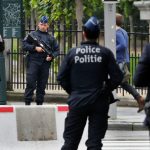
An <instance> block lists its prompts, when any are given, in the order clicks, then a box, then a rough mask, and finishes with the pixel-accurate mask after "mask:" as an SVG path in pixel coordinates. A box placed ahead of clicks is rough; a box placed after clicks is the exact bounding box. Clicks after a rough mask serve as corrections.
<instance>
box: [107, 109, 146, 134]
mask: <svg viewBox="0 0 150 150" xmlns="http://www.w3.org/2000/svg"><path fill="white" fill-rule="evenodd" d="M137 109H138V108H137V107H117V119H114V120H112V119H109V129H110V130H128V131H138V130H147V128H145V127H144V125H143V121H144V118H145V113H144V111H142V112H140V113H137Z"/></svg>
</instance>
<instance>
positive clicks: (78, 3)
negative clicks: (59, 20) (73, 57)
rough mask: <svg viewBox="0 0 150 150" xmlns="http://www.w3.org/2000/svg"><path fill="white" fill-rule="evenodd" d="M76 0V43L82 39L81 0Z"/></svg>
mask: <svg viewBox="0 0 150 150" xmlns="http://www.w3.org/2000/svg"><path fill="white" fill-rule="evenodd" d="M75 2H76V19H77V23H78V37H77V39H78V41H77V42H76V43H77V45H79V44H80V42H81V41H82V19H83V0H75Z"/></svg>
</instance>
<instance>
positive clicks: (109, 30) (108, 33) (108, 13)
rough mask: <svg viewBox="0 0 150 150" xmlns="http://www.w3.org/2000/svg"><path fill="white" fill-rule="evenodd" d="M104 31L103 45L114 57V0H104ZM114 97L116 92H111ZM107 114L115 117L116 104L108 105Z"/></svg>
mask: <svg viewBox="0 0 150 150" xmlns="http://www.w3.org/2000/svg"><path fill="white" fill-rule="evenodd" d="M103 2H104V33H105V46H106V47H107V48H109V49H110V50H112V52H113V54H114V56H115V57H116V2H117V1H112V0H110V1H108V0H104V1H103ZM113 94H114V97H116V92H115V91H114V92H113ZM109 116H110V117H111V118H112V119H116V118H117V105H116V103H113V104H111V105H110V109H109Z"/></svg>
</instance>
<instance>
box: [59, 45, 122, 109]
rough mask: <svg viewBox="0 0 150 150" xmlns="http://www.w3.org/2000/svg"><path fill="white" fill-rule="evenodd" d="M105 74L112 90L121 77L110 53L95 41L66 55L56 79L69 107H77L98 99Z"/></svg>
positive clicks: (73, 49) (105, 78)
mask: <svg viewBox="0 0 150 150" xmlns="http://www.w3.org/2000/svg"><path fill="white" fill-rule="evenodd" d="M108 75H109V76H110V82H109V86H108V87H109V89H110V90H113V89H115V88H116V87H117V86H118V85H119V84H120V83H121V81H122V78H123V76H122V73H121V71H120V69H119V67H118V65H117V64H116V61H115V58H114V55H113V53H112V52H111V51H110V50H109V49H107V48H104V47H102V46H99V45H98V44H97V43H96V42H84V43H82V44H81V46H80V47H77V48H72V49H71V50H70V51H69V53H68V54H67V55H66V57H65V59H64V60H63V62H62V66H61V67H60V70H59V73H58V78H57V79H58V82H59V84H60V85H61V86H62V87H63V89H64V90H66V92H67V93H68V94H69V98H68V104H69V105H70V106H72V107H77V106H84V105H86V104H91V103H93V102H94V101H95V100H96V99H98V97H99V96H100V93H101V90H102V89H103V85H104V81H106V80H107V79H108Z"/></svg>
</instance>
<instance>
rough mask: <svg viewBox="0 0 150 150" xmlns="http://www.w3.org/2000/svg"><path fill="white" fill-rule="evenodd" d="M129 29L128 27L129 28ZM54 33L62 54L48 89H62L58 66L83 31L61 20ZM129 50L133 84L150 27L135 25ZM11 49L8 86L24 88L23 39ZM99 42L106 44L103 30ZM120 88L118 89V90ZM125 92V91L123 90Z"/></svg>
mask: <svg viewBox="0 0 150 150" xmlns="http://www.w3.org/2000/svg"><path fill="white" fill-rule="evenodd" d="M35 27H36V26H34V29H31V28H30V24H29V25H28V27H27V29H26V30H25V34H26V35H27V34H28V33H29V32H30V31H33V30H35ZM127 30H128V28H127ZM136 31H137V32H136ZM49 32H50V33H51V34H52V35H54V36H55V37H56V38H57V40H58V43H59V45H60V56H59V57H58V58H56V59H55V60H54V62H53V63H52V65H51V69H50V75H49V80H48V84H47V87H46V89H47V90H62V89H61V87H60V86H59V85H58V83H57V81H56V77H57V73H58V68H59V66H60V64H61V62H62V60H63V58H64V56H65V55H66V53H67V52H68V50H69V49H70V48H71V47H75V46H76V45H77V43H78V35H79V33H81V32H82V31H78V30H77V23H76V22H73V23H72V24H70V25H66V24H65V23H63V24H61V23H60V22H55V23H53V24H52V25H51V27H50V31H49ZM128 35H129V52H130V72H131V78H130V81H129V82H130V84H131V85H133V80H132V77H133V75H134V71H135V68H136V65H137V63H138V59H139V57H140V55H141V52H142V50H143V47H144V45H145V44H146V43H148V41H149V36H150V35H149V33H148V28H147V27H145V26H139V27H138V26H134V32H129V31H128ZM11 43H12V44H11V50H10V51H8V52H7V56H8V57H7V58H8V62H9V65H8V66H6V67H8V68H9V69H7V70H9V71H8V72H7V74H8V81H7V83H8V84H7V87H8V90H24V89H25V87H26V67H25V57H24V53H23V51H22V49H21V39H14V38H12V39H11ZM99 43H100V44H101V45H104V32H103V30H101V34H100V38H99ZM119 91H120V90H119V89H118V92H119ZM139 91H140V93H141V94H142V93H144V92H145V89H139ZM122 93H123V94H124V92H122Z"/></svg>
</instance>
